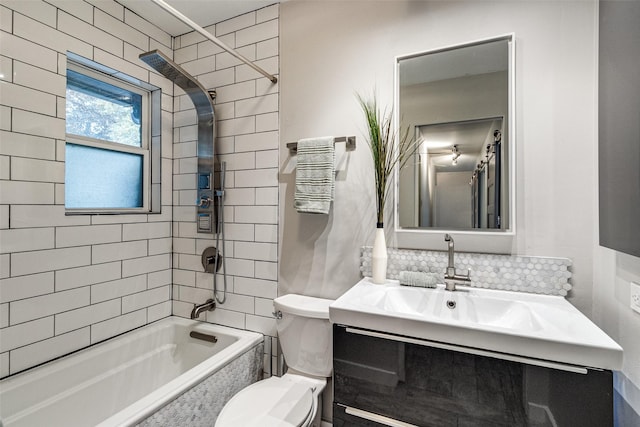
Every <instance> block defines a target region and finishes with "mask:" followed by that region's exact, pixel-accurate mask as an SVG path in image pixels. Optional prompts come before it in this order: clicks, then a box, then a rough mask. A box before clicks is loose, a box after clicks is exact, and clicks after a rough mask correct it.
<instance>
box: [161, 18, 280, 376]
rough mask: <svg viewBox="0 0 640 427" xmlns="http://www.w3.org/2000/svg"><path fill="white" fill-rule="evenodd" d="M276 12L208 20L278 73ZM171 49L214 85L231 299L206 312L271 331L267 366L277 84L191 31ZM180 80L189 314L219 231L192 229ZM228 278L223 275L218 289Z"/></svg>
mask: <svg viewBox="0 0 640 427" xmlns="http://www.w3.org/2000/svg"><path fill="white" fill-rule="evenodd" d="M278 15H279V6H278V5H273V6H269V7H266V8H263V9H259V10H256V11H254V12H250V13H247V14H244V15H240V16H238V17H235V18H233V19H230V20H227V21H223V22H220V23H218V24H216V25H212V26H209V27H207V28H206V29H207V30H208V31H209V32H210V33H212V34H213V35H215V36H216V37H218V38H220V39H221V40H222V41H224V42H225V43H226V44H227V45H229V46H231V47H232V48H235V49H237V50H238V52H240V53H241V54H243V55H245V56H246V57H248V58H249V59H250V60H252V61H255V63H256V64H258V65H259V66H261V67H263V68H264V69H266V70H267V71H268V72H269V73H273V74H276V75H277V74H278V72H279V70H278V67H279V53H278V49H279V47H278V40H279V39H278V37H279V26H278ZM174 59H175V62H176V63H178V64H179V65H180V66H181V67H183V68H184V69H185V70H186V71H187V72H188V73H189V74H191V75H192V76H194V77H195V78H196V79H197V80H198V81H199V82H200V83H201V84H202V85H203V86H204V87H205V88H206V89H215V90H216V93H217V97H216V99H215V105H214V110H215V114H216V123H217V130H216V132H217V138H216V142H215V152H216V155H217V156H218V159H219V160H220V161H224V162H226V166H227V173H226V191H225V212H224V215H225V234H226V246H225V247H224V248H222V253H223V255H224V256H225V257H226V269H227V274H228V292H227V300H226V302H225V303H224V304H222V305H221V304H218V305H217V307H216V310H214V311H212V312H207V313H206V320H207V321H208V322H213V323H218V324H222V325H226V326H231V327H235V328H240V329H248V330H251V331H256V332H260V333H263V334H264V335H265V336H271V337H272V340H266V341H265V342H266V344H265V372H266V373H267V374H268V373H269V372H270V369H269V368H270V364H269V363H268V361H267V359H268V356H269V354H271V353H272V352H271V349H270V344H271V342H274V343H275V336H276V331H275V320H274V318H273V316H272V314H271V312H272V311H273V298H275V297H276V296H277V284H278V282H277V280H278V275H277V271H278V268H277V267H278V264H277V254H278V232H277V224H278V143H279V132H278V129H279V128H278V126H279V125H278V122H279V112H278V108H279V106H278V99H279V85H278V84H275V85H274V84H272V83H271V82H270V81H269V80H267V79H266V78H264V77H262V76H261V75H260V74H258V73H257V72H255V71H253V70H252V69H250V68H249V67H248V66H247V65H244V64H242V63H240V62H239V61H238V60H236V59H235V58H233V57H232V56H231V55H230V54H228V53H226V52H223V51H222V50H221V49H220V48H218V47H216V46H215V45H213V43H212V42H210V41H208V40H205V39H204V37H202V36H201V35H200V34H197V33H194V32H190V33H187V34H184V35H182V36H180V37H177V38H176V39H175V55H174ZM175 90H176V97H175V101H174V141H175V144H174V161H173V182H174V193H173V200H174V210H173V220H174V223H173V267H174V270H173V283H174V286H173V313H174V314H175V315H178V316H183V317H188V316H189V314H190V312H191V309H192V307H193V304H194V303H198V304H201V303H203V302H205V301H206V300H207V299H208V298H211V297H212V295H213V292H212V290H213V276H212V275H211V274H208V273H204V272H203V268H202V264H201V254H202V251H203V250H204V249H205V248H206V247H208V246H216V243H215V239H214V237H213V236H211V235H207V234H199V233H197V232H196V223H195V205H194V201H195V200H196V166H197V161H196V157H195V155H196V139H197V128H196V114H195V110H194V107H193V104H192V102H191V100H190V99H189V98H188V97H187V96H186V95H185V94H184V93H183V92H182V91H181V89H180V88H177V87H176V89H175ZM220 245H222V241H221V242H220ZM222 287H223V279H222V276H221V275H219V276H218V289H219V290H220V289H222ZM219 296H222V294H219ZM201 320H205V315H202V316H201ZM276 347H277V346H275V345H274V346H273V349H274V351H273V360H274V361H275V359H276V351H275V350H276Z"/></svg>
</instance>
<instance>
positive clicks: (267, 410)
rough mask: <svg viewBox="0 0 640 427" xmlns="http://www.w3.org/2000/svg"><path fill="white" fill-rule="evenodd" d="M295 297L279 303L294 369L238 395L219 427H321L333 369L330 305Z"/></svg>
mask: <svg viewBox="0 0 640 427" xmlns="http://www.w3.org/2000/svg"><path fill="white" fill-rule="evenodd" d="M332 302H333V300H328V299H322V298H314V297H308V296H304V295H295V294H289V295H284V296H281V297H278V298H276V299H275V300H274V301H273V305H274V307H275V313H274V314H275V315H276V328H277V330H278V337H279V339H280V346H281V348H282V353H283V355H284V360H285V361H286V363H287V366H288V367H289V370H288V371H287V373H286V374H284V375H283V376H282V377H275V376H272V377H271V378H267V379H265V380H262V381H258V382H257V383H254V384H252V385H250V386H248V387H246V388H244V389H242V390H241V391H240V392H238V393H237V394H236V395H235V396H233V397H232V398H231V400H229V402H227V404H226V405H225V406H224V408H222V411H221V412H220V415H218V419H217V420H216V424H215V426H216V427H238V426H243V427H252V426H256V427H257V426H260V427H275V426H281V427H319V426H320V418H321V415H322V391H323V390H324V388H325V386H326V385H327V377H329V376H330V375H331V370H332V368H333V362H332V356H333V351H332V350H333V343H332V334H331V324H330V323H329V304H331V303H332Z"/></svg>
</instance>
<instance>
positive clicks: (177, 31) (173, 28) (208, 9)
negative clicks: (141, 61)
mask: <svg viewBox="0 0 640 427" xmlns="http://www.w3.org/2000/svg"><path fill="white" fill-rule="evenodd" d="M117 1H118V2H119V3H120V4H122V5H123V6H124V7H126V8H128V9H131V10H132V11H134V12H135V13H137V14H138V15H140V16H142V17H143V18H145V19H146V20H148V21H149V22H151V23H153V24H154V25H156V26H157V27H159V28H161V29H163V30H164V31H166V32H168V33H169V34H171V35H172V36H179V35H181V34H185V33H188V32H190V31H193V30H192V29H191V28H190V27H189V26H187V25H186V24H183V23H182V21H180V20H178V19H177V18H175V17H173V16H172V15H171V14H169V13H168V12H165V11H164V9H162V8H161V7H160V6H158V5H156V4H155V3H153V2H152V1H151V0H117ZM165 1H166V2H167V3H168V4H169V5H171V6H173V7H174V8H175V9H177V10H178V11H180V12H181V13H182V14H183V15H186V16H187V17H188V18H189V19H191V20H192V21H194V22H195V23H196V24H198V25H200V26H201V27H206V26H208V25H211V24H215V23H218V22H221V21H224V20H227V19H229V18H233V17H234V16H238V15H242V14H243V13H247V12H251V11H252V10H256V9H260V8H262V7H265V6H269V5H271V4H274V3H279V2H280V1H279V0H165Z"/></svg>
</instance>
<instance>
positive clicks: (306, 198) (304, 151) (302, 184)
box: [294, 136, 335, 214]
mask: <svg viewBox="0 0 640 427" xmlns="http://www.w3.org/2000/svg"><path fill="white" fill-rule="evenodd" d="M333 139H334V138H333V137H332V136H325V137H322V138H307V139H301V140H300V141H298V156H297V157H298V165H297V168H296V191H295V194H294V206H295V208H296V210H297V211H298V212H300V213H317V214H328V213H329V208H330V206H331V202H332V201H333V195H334V191H335V163H334V161H335V147H334V143H333Z"/></svg>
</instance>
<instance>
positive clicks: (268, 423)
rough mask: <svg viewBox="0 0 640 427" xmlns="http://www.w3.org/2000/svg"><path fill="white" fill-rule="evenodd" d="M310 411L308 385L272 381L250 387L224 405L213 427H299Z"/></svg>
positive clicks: (279, 379) (311, 394)
mask: <svg viewBox="0 0 640 427" xmlns="http://www.w3.org/2000/svg"><path fill="white" fill-rule="evenodd" d="M312 410H313V392H312V390H311V388H309V385H308V384H301V383H297V382H292V381H286V380H283V379H282V378H278V377H271V378H268V379H266V380H264V381H259V382H257V383H255V384H252V385H250V386H249V387H247V388H245V389H244V390H242V391H240V392H239V393H238V394H236V395H235V396H233V398H232V399H231V400H230V401H229V402H228V403H227V404H226V405H225V407H224V408H223V409H222V412H220V415H219V416H218V419H217V421H216V427H227V426H234V427H237V426H246V427H252V426H260V427H298V426H300V425H301V424H302V423H303V422H304V421H306V420H307V419H308V418H309V414H310V412H311V411H312Z"/></svg>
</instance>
